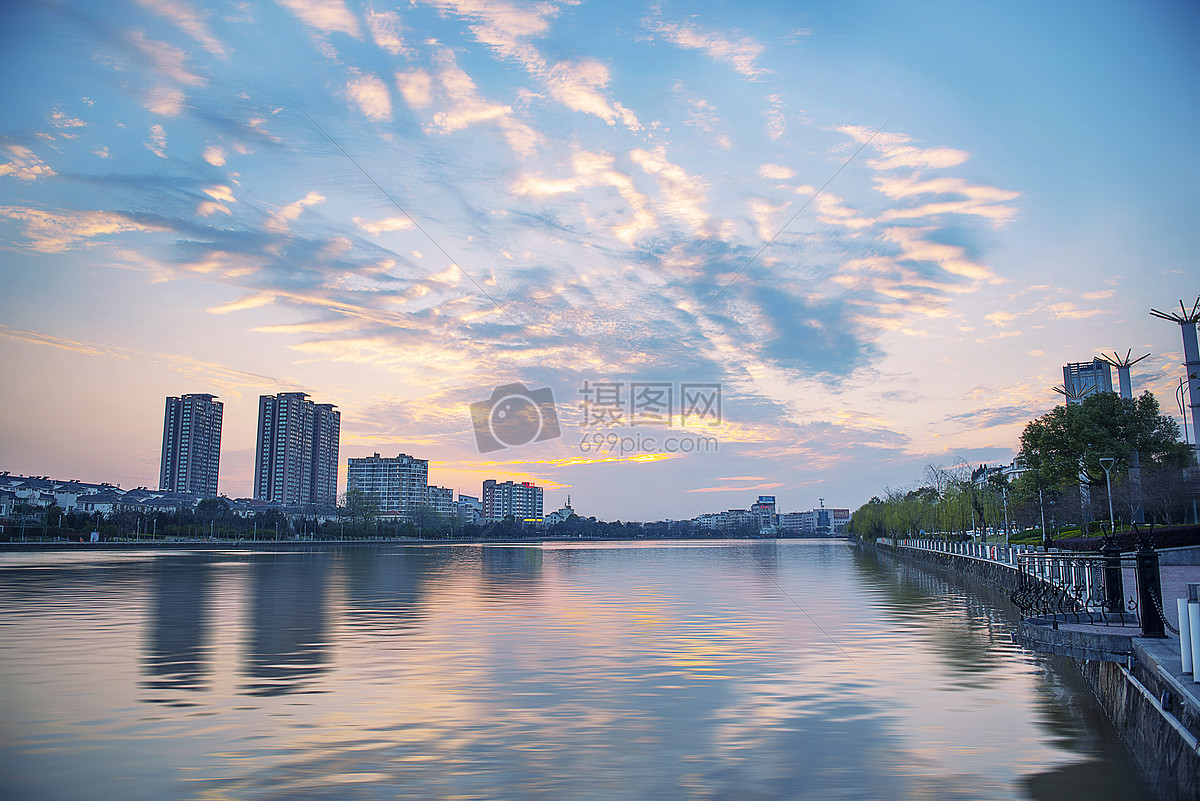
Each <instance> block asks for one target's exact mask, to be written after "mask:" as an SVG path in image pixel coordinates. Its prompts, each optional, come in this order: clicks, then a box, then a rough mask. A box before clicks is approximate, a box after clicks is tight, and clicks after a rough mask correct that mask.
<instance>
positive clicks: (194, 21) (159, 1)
mask: <svg viewBox="0 0 1200 801" xmlns="http://www.w3.org/2000/svg"><path fill="white" fill-rule="evenodd" d="M138 3H140V4H141V5H142V6H144V7H145V8H148V9H150V10H151V11H153V12H155V13H156V14H160V15H162V16H164V17H166V18H167V19H169V20H171V21H172V22H173V23H175V25H176V26H177V27H178V28H179V29H180V30H182V31H184V32H185V33H187V34H188V35H189V36H191V37H192V38H193V39H195V40H196V41H197V42H199V43H200V45H201V46H202V47H203V48H204V49H205V50H207V51H208V52H209V53H212V54H213V55H214V56H225V55H226V51H225V47H224V45H222V44H221V42H220V41H219V40H218V39H217V38H216V37H215V36H213V34H212V31H211V30H210V29H209V27H208V22H207V21H206V19H205V16H206V15H204V14H201V12H199V11H197V10H196V9H195V8H194V7H193V6H192V5H191V4H190V3H187V2H185V0H138Z"/></svg>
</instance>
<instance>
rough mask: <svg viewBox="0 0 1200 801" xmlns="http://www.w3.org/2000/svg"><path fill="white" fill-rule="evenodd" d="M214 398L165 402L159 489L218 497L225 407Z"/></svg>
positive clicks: (187, 397)
mask: <svg viewBox="0 0 1200 801" xmlns="http://www.w3.org/2000/svg"><path fill="white" fill-rule="evenodd" d="M216 398H217V396H216V395H205V394H202V393H196V394H192V395H181V396H180V397H178V398H167V408H166V412H165V414H164V415H163V442H162V461H161V463H160V466H159V470H158V486H159V489H164V490H171V491H172V492H194V493H196V494H198V495H205V496H208V497H210V498H215V497H216V496H217V473H218V470H219V468H220V464H221V418H222V417H223V415H224V411H225V406H224V404H222V403H221V402H220V401H219V400H217V399H216Z"/></svg>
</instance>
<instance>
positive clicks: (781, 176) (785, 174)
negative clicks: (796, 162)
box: [758, 164, 796, 181]
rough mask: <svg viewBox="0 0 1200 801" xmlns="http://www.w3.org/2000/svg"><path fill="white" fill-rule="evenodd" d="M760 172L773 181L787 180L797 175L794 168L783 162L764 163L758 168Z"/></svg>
mask: <svg viewBox="0 0 1200 801" xmlns="http://www.w3.org/2000/svg"><path fill="white" fill-rule="evenodd" d="M758 174H759V175H761V176H762V177H763V178H766V179H768V180H772V181H786V180H787V179H788V178H792V177H794V176H795V175H796V173H795V171H794V170H791V169H789V168H787V167H784V166H783V165H781V164H763V165H761V166H760V167H759V168H758Z"/></svg>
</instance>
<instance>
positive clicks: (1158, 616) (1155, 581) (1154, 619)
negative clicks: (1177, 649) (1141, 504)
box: [1137, 540, 1167, 638]
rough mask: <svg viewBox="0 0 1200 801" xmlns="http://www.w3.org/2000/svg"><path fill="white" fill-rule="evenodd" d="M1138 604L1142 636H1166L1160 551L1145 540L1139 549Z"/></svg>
mask: <svg viewBox="0 0 1200 801" xmlns="http://www.w3.org/2000/svg"><path fill="white" fill-rule="evenodd" d="M1137 578H1138V595H1139V598H1138V606H1139V607H1140V610H1141V613H1142V636H1143V637H1160V638H1165V637H1166V636H1167V631H1166V628H1165V626H1164V625H1163V623H1164V621H1163V616H1162V613H1161V612H1160V611H1159V608H1160V607H1161V606H1162V602H1161V600H1160V599H1161V598H1162V579H1161V578H1160V577H1159V575H1158V552H1157V551H1155V550H1154V549H1153V548H1151V547H1150V543H1149V542H1147V541H1146V540H1143V541H1142V543H1141V547H1139V548H1138V550H1137Z"/></svg>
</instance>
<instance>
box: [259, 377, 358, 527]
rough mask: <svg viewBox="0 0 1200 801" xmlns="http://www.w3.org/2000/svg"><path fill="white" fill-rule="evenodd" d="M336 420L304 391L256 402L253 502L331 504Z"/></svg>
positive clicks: (334, 498)
mask: <svg viewBox="0 0 1200 801" xmlns="http://www.w3.org/2000/svg"><path fill="white" fill-rule="evenodd" d="M341 427H342V415H341V412H339V411H337V408H336V407H335V406H333V405H332V404H329V403H313V402H312V401H310V400H309V399H308V395H307V393H304V392H281V393H279V394H278V395H262V396H260V397H259V399H258V448H257V450H256V453H255V460H254V497H255V498H257V499H259V500H263V501H274V502H276V503H281V504H285V505H292V504H305V503H314V504H318V505H323V506H324V505H327V506H332V505H334V504H336V503H337V471H338V445H339V440H340V436H341Z"/></svg>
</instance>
